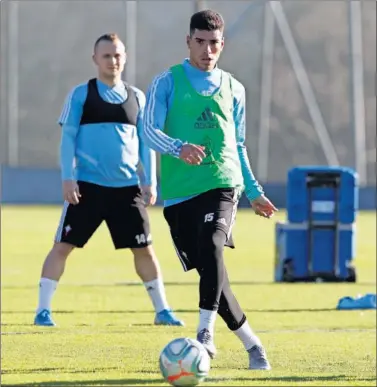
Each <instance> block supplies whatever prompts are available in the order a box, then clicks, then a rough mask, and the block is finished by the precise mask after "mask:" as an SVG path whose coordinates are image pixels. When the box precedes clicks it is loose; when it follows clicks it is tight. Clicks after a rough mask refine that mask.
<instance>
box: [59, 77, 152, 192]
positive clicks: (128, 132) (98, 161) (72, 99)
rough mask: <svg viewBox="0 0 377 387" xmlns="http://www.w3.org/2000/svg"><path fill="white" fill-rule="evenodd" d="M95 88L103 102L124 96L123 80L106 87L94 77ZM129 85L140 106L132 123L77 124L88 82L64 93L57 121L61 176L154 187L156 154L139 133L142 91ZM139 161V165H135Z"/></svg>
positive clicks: (141, 121) (120, 98)
mask: <svg viewBox="0 0 377 387" xmlns="http://www.w3.org/2000/svg"><path fill="white" fill-rule="evenodd" d="M131 87H132V86H131ZM97 88H98V92H99V94H100V96H101V98H103V100H104V101H106V102H109V103H114V104H121V103H123V102H124V101H125V100H126V99H127V90H126V88H125V86H124V83H123V82H120V83H119V84H117V85H115V86H113V87H110V86H108V85H106V84H104V83H103V82H101V81H100V80H98V79H97ZM132 89H133V90H134V91H135V94H136V98H137V101H138V104H139V109H140V110H139V115H138V117H137V124H136V127H135V126H133V125H128V124H127V125H125V124H119V123H99V124H85V125H80V120H81V116H82V113H83V106H84V103H85V100H86V97H87V94H88V84H87V83H84V84H81V85H78V86H76V87H75V88H74V89H73V90H72V91H71V92H70V93H69V94H68V96H67V98H66V101H65V104H64V107H63V109H62V112H61V115H60V117H59V121H58V122H59V124H60V125H61V126H62V136H61V145H60V164H61V175H62V179H63V180H71V179H76V180H82V181H86V182H89V183H94V184H98V185H102V186H106V187H126V186H131V185H137V184H139V183H140V184H142V185H148V186H151V187H152V188H154V189H155V187H156V155H155V152H154V151H153V150H152V149H151V148H150V147H148V146H147V145H146V144H145V142H144V141H143V139H142V136H141V131H142V128H143V117H144V107H145V95H144V93H143V92H142V91H141V90H139V89H137V88H136V87H132ZM139 161H140V162H141V166H142V168H138V166H139Z"/></svg>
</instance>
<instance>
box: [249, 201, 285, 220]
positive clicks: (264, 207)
mask: <svg viewBox="0 0 377 387" xmlns="http://www.w3.org/2000/svg"><path fill="white" fill-rule="evenodd" d="M250 204H251V207H252V208H253V210H254V212H255V213H256V214H257V215H259V216H262V217H263V218H268V219H270V218H271V217H272V216H273V215H274V213H275V212H276V211H278V209H277V208H276V207H275V206H274V205H273V204H272V203H271V201H270V200H269V199H267V198H266V196H264V195H261V196H259V197H258V198H256V199H254V200H252V201H251V202H250Z"/></svg>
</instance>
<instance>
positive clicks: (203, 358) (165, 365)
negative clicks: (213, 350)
mask: <svg viewBox="0 0 377 387" xmlns="http://www.w3.org/2000/svg"><path fill="white" fill-rule="evenodd" d="M209 369H210V358H209V356H208V353H207V351H206V349H205V348H204V347H203V345H202V344H201V343H199V341H197V340H193V339H189V338H179V339H175V340H173V341H171V342H170V343H169V344H167V345H166V347H165V348H164V349H163V350H162V351H161V353H160V370H161V373H162V376H163V377H164V379H165V380H166V381H167V382H168V383H170V384H171V385H173V386H196V385H198V384H199V383H200V382H202V381H203V380H204V379H205V378H206V377H207V375H208V372H209Z"/></svg>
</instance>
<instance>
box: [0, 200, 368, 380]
mask: <svg viewBox="0 0 377 387" xmlns="http://www.w3.org/2000/svg"><path fill="white" fill-rule="evenodd" d="M150 215H151V224H152V232H153V236H154V241H155V249H156V251H157V253H158V256H159V259H160V262H161V265H162V268H163V274H164V280H165V283H166V291H167V295H168V300H169V302H170V304H171V306H172V307H173V309H175V310H176V312H177V314H179V316H180V317H182V318H183V319H184V320H185V322H186V327H184V328H176V327H175V328H169V327H155V326H154V325H153V318H154V313H153V310H152V308H151V304H150V301H149V298H148V295H147V294H146V292H145V290H144V287H143V286H142V284H141V283H140V281H139V280H138V277H137V276H136V274H135V272H134V268H133V260H132V256H131V253H130V252H129V251H115V250H114V249H113V247H112V244H111V240H110V236H109V234H108V231H107V229H106V228H105V226H102V227H101V228H100V229H99V230H98V232H97V233H96V234H95V235H94V237H93V239H92V240H91V241H90V242H89V243H88V245H87V246H86V248H85V249H83V250H80V251H75V252H74V253H73V254H72V256H71V257H70V258H69V260H68V265H67V267H66V272H65V275H64V276H63V278H62V281H61V283H60V285H59V287H58V290H57V293H56V295H55V298H54V301H53V309H54V318H55V320H56V322H57V323H58V325H59V326H58V327H56V328H41V327H34V326H33V324H32V323H33V318H34V311H35V308H36V304H37V295H38V280H39V275H40V270H41V265H42V262H43V259H44V257H45V255H46V253H47V252H48V250H49V248H50V246H51V241H52V239H53V236H54V233H55V229H56V226H57V223H58V220H59V217H60V208H58V207H13V206H6V207H3V209H2V214H1V216H2V218H1V234H2V235H1V253H2V260H1V301H2V302H1V309H2V311H1V330H2V331H1V349H2V350H1V371H2V385H15V384H17V385H24V386H26V385H28V386H30V385H32V386H57V385H61V386H66V387H69V386H72V387H73V386H124V385H131V386H154V385H165V383H164V382H163V380H162V378H161V376H160V373H159V369H158V356H159V353H160V350H161V349H162V348H163V346H164V345H165V344H167V342H168V341H170V340H172V339H173V338H177V337H181V336H188V337H194V336H195V330H196V324H197V318H198V313H197V310H198V308H197V304H198V286H197V283H198V278H197V276H196V273H195V272H190V273H184V272H183V271H182V269H181V266H180V263H179V261H178V258H177V257H176V256H175V252H174V249H173V247H172V245H171V243H170V237H169V233H168V228H167V225H166V224H165V221H164V219H163V216H162V213H161V209H160V208H153V209H152V210H151V211H150ZM284 217H285V215H284V213H283V212H281V213H279V215H278V216H276V217H275V218H274V219H273V220H272V221H268V220H265V219H262V218H258V217H256V216H255V215H253V214H252V212H251V211H248V210H240V211H239V213H238V217H237V223H236V226H235V229H234V235H235V241H236V244H237V248H236V249H235V250H233V251H232V250H230V249H227V250H226V262H227V265H228V269H229V272H230V276H231V280H232V283H233V289H234V292H235V293H236V295H237V296H238V298H239V301H240V303H241V305H242V306H243V308H244V310H245V312H246V314H247V316H248V320H249V322H250V324H251V326H252V327H253V328H254V330H255V331H256V332H257V333H258V334H259V335H260V337H261V339H262V340H263V342H264V344H265V346H266V349H267V353H268V355H269V358H270V361H271V364H272V367H273V370H272V371H270V372H261V371H259V372H257V371H248V370H247V369H246V367H247V356H246V354H245V352H244V350H243V348H242V346H241V343H240V342H239V341H238V339H237V338H236V337H235V335H234V334H232V333H231V332H228V330H227V329H226V326H225V324H224V323H223V322H222V321H221V319H220V318H219V319H218V320H217V325H216V336H215V339H216V344H217V347H218V350H219V354H218V357H217V358H216V359H215V360H214V361H212V368H211V372H210V375H209V377H208V379H207V380H206V381H205V382H204V383H203V385H207V386H214V385H218V386H220V385H221V386H242V385H243V386H276V385H281V386H283V385H284V386H310V385H311V386H330V385H331V386H341V385H342V386H351V385H352V386H367V385H368V386H373V385H374V386H375V385H376V312H375V311H336V310H335V306H336V304H337V301H338V299H339V298H340V297H343V296H346V295H351V296H355V295H357V294H359V293H360V294H365V293H367V292H376V214H375V212H373V213H372V212H369V213H361V214H360V216H359V217H358V221H357V256H356V259H355V265H356V267H357V272H358V282H357V283H356V284H350V283H343V284H324V283H321V284H319V283H318V284H276V283H274V282H273V262H274V222H275V221H277V220H283V219H284Z"/></svg>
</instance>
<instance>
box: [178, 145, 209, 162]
mask: <svg viewBox="0 0 377 387" xmlns="http://www.w3.org/2000/svg"><path fill="white" fill-rule="evenodd" d="M204 149H205V148H204V146H201V145H194V144H185V145H183V146H182V149H181V153H180V154H179V158H180V159H181V160H183V161H184V162H185V163H187V164H190V165H200V164H201V162H202V161H203V159H204V158H205V157H206V154H205V152H204Z"/></svg>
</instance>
